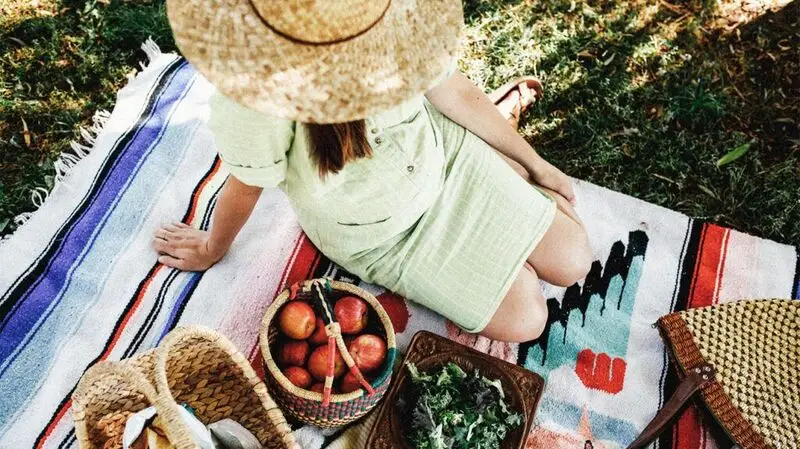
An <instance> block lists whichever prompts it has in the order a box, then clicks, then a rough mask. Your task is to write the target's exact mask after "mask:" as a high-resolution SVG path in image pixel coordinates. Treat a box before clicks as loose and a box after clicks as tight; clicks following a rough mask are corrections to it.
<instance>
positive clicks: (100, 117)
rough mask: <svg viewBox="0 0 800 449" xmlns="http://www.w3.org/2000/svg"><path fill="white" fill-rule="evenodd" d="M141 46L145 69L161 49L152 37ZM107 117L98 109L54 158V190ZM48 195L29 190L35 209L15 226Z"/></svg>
mask: <svg viewBox="0 0 800 449" xmlns="http://www.w3.org/2000/svg"><path fill="white" fill-rule="evenodd" d="M141 48H142V50H143V51H144V53H145V54H146V55H147V61H146V62H140V63H139V66H140V67H141V70H145V69H146V68H147V66H148V65H149V64H150V63H151V62H152V61H153V60H155V59H156V58H157V57H158V56H160V55H161V49H160V48H159V47H158V44H156V43H155V41H154V40H153V39H152V38H147V40H146V41H145V42H144V43H143V44H142V47H141ZM137 74H138V72H135V73H132V74H130V75H129V76H128V79H129V81H130V80H131V79H133V78H135V77H136V75H137ZM109 118H111V113H110V112H108V111H104V110H100V111H97V112H95V114H94V116H93V117H92V125H91V126H90V127H89V128H84V127H81V129H80V134H81V141H72V142H70V144H69V146H70V148H71V149H72V151H71V152H69V153H67V152H64V153H61V156H59V158H58V160H56V162H55V163H54V164H53V165H54V167H55V178H54V182H53V190H56V189H57V188H58V186H60V185H61V184H63V183H64V181H65V180H66V179H67V177H68V176H69V174H70V173H71V172H72V169H73V168H74V167H75V165H77V164H78V162H80V161H81V160H82V159H83V158H85V157H86V156H88V155H89V153H90V152H91V151H92V149H93V148H94V145H95V142H96V141H97V136H99V135H100V133H102V132H103V128H104V127H105V126H106V123H107V122H108V119H109ZM49 196H50V192H49V191H48V190H47V189H45V188H44V187H37V188H36V189H35V190H34V191H33V192H31V203H32V204H33V206H34V207H35V210H34V211H32V212H23V213H21V214H19V215H17V216H16V217H14V223H15V224H16V225H17V227H18V228H19V227H20V226H23V225H24V224H25V223H27V222H28V221H29V220H30V219H31V217H33V215H34V214H35V213H36V212H37V211H38V210H39V209H40V208H41V207H42V205H44V203H45V202H46V201H47V198H49ZM12 235H13V234H12ZM9 238H11V235H5V236H2V237H0V245H2V244H3V242H5V241H6V240H8V239H9Z"/></svg>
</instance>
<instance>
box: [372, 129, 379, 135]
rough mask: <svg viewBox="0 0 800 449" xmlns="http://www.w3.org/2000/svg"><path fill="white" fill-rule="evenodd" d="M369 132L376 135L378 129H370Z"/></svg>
mask: <svg viewBox="0 0 800 449" xmlns="http://www.w3.org/2000/svg"><path fill="white" fill-rule="evenodd" d="M370 131H371V132H372V134H378V128H372V129H371V130H370Z"/></svg>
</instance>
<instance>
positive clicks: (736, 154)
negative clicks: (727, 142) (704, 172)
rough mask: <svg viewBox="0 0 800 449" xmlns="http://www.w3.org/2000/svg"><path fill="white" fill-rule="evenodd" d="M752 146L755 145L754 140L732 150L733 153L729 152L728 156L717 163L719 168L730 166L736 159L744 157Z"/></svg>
mask: <svg viewBox="0 0 800 449" xmlns="http://www.w3.org/2000/svg"><path fill="white" fill-rule="evenodd" d="M751 145H753V141H752V140H751V141H750V142H745V143H743V144H741V145H739V146H738V147H736V148H734V149H732V150H731V151H729V152H728V154H726V155H725V156H722V157H721V158H719V160H718V161H717V167H722V166H723V165H727V164H730V163H731V162H733V161H735V160H736V159H739V158H740V157H742V156H744V154H745V153H747V150H749V149H750V146H751Z"/></svg>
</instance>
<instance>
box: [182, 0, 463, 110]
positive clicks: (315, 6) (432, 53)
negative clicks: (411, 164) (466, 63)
mask: <svg viewBox="0 0 800 449" xmlns="http://www.w3.org/2000/svg"><path fill="white" fill-rule="evenodd" d="M167 14H168V16H169V21H170V25H171V26H172V30H173V33H174V35H175V41H176V42H177V44H178V46H179V47H180V49H181V52H182V53H183V54H184V55H185V56H186V58H187V59H188V60H189V61H190V62H191V63H192V64H193V65H194V66H195V67H196V68H197V69H198V70H199V71H200V73H202V74H203V75H204V76H205V77H206V78H208V80H209V81H211V83H212V84H214V85H215V86H216V87H217V88H218V89H219V90H220V92H222V93H223V94H224V95H226V96H228V97H230V98H231V99H233V100H235V101H237V102H239V103H241V104H243V105H245V106H247V107H249V108H252V109H255V110H257V111H261V112H263V113H265V114H268V115H272V116H276V117H282V118H287V119H291V120H297V121H300V122H316V123H336V122H345V121H350V120H356V119H361V118H366V117H368V116H370V115H372V114H375V113H377V112H380V111H383V110H387V109H389V108H391V107H393V106H396V105H398V104H400V103H402V102H403V101H406V100H408V99H410V98H412V97H414V96H416V95H420V94H422V93H423V92H425V91H426V90H428V89H429V88H431V87H433V86H434V85H435V84H436V83H437V82H438V81H439V80H441V78H442V77H443V75H444V74H445V73H446V71H447V68H449V67H450V64H451V63H452V62H453V61H454V59H455V57H456V54H457V50H458V47H459V41H460V36H461V29H462V25H463V12H462V7H461V2H460V1H458V0H424V1H420V0H325V1H310V0H284V1H275V0H168V1H167Z"/></svg>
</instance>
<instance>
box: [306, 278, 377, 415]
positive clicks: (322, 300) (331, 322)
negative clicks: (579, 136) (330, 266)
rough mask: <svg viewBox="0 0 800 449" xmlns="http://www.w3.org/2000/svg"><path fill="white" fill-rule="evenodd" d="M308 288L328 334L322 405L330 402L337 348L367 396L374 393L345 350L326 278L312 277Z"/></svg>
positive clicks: (324, 405)
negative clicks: (326, 365)
mask: <svg viewBox="0 0 800 449" xmlns="http://www.w3.org/2000/svg"><path fill="white" fill-rule="evenodd" d="M310 288H311V290H312V291H313V292H314V295H313V303H312V307H314V308H315V309H317V312H318V313H319V314H320V315H321V316H322V321H323V322H324V323H325V334H326V335H327V336H328V371H327V373H326V374H325V386H324V387H323V390H322V406H323V407H327V406H328V405H329V404H330V402H331V394H332V390H333V375H334V365H335V363H336V349H337V348H338V350H339V353H340V354H341V355H342V359H344V363H345V364H346V365H347V367H348V369H349V370H350V372H351V373H352V374H353V376H355V378H356V380H358V383H359V384H361V386H362V387H363V388H364V389H365V390H366V391H367V394H368V395H369V396H372V395H374V394H375V389H374V388H372V385H370V384H369V382H367V379H365V378H364V375H363V374H362V373H361V370H360V369H358V366H356V363H355V361H354V360H353V357H352V356H351V355H350V351H348V350H347V346H346V345H345V344H344V338H342V328H341V326H339V323H338V322H337V321H336V318H335V317H334V314H333V306H332V304H331V301H330V297H329V296H328V294H327V293H328V292H330V291H331V284H330V282H329V281H328V279H314V280H313V281H311V283H310Z"/></svg>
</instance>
